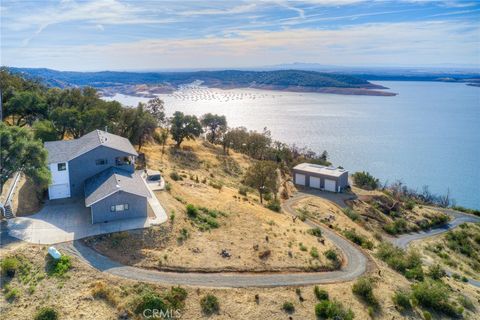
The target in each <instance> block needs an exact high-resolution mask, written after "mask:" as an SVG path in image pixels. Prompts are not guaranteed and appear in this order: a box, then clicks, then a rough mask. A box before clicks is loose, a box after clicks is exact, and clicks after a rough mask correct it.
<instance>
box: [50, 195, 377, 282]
mask: <svg viewBox="0 0 480 320" xmlns="http://www.w3.org/2000/svg"><path fill="white" fill-rule="evenodd" d="M308 196H309V195H308V194H298V195H296V196H295V197H293V198H291V199H289V200H287V202H286V203H285V204H284V209H285V211H286V212H287V213H288V214H292V215H296V212H295V210H294V209H293V208H292V205H293V204H294V203H295V202H297V201H298V200H300V199H303V198H304V197H308ZM306 223H307V224H308V225H310V226H312V227H320V228H321V229H322V232H323V234H324V235H325V237H327V238H328V239H330V241H332V242H333V243H334V244H335V245H336V246H337V247H338V248H339V249H340V250H341V251H342V254H343V256H344V257H345V260H346V262H345V264H344V266H343V267H342V268H341V269H340V270H337V271H332V272H302V273H262V274H251V273H193V272H192V273H190V272H189V273H180V272H161V271H156V270H147V269H141V268H136V267H131V266H125V265H122V264H120V263H118V262H115V261H112V260H111V259H109V258H107V257H105V256H103V255H101V254H99V253H98V252H96V251H95V250H93V249H92V248H90V247H87V246H86V245H84V244H83V243H82V242H80V241H74V242H69V243H64V244H61V245H59V248H60V249H61V250H64V251H67V252H69V254H72V255H75V256H77V257H78V258H80V259H81V260H82V261H84V262H86V263H88V264H90V265H91V266H92V267H94V268H96V269H98V270H100V271H102V272H108V273H110V274H113V275H116V276H119V277H123V278H128V279H133V280H139V281H146V282H155V283H162V284H166V285H185V286H196V287H278V286H292V285H311V284H321V283H333V282H343V281H350V280H353V279H355V278H357V277H359V276H361V275H362V274H363V273H364V272H365V271H366V270H367V262H368V259H367V257H366V256H365V255H364V254H363V252H362V251H361V250H359V249H358V248H356V247H355V246H354V245H352V244H351V243H350V242H348V241H347V240H346V239H344V238H342V237H340V236H338V235H337V234H335V233H334V232H332V231H331V230H329V229H327V228H324V227H323V226H321V225H318V224H316V223H314V222H312V221H308V220H307V221H306Z"/></svg>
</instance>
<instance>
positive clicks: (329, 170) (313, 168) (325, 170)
mask: <svg viewBox="0 0 480 320" xmlns="http://www.w3.org/2000/svg"><path fill="white" fill-rule="evenodd" d="M293 169H294V170H301V171H305V172H309V173H316V174H321V175H324V176H331V177H340V176H341V175H343V174H345V173H347V174H348V171H347V170H345V169H339V168H335V167H327V166H322V165H319V164H313V163H306V162H304V163H300V164H298V165H296V166H295V167H294V168H293Z"/></svg>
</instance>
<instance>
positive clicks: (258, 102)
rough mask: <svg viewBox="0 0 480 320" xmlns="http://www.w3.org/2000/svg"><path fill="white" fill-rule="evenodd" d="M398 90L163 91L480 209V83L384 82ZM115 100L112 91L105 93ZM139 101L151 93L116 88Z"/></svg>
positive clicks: (183, 103) (196, 109) (169, 106)
mask: <svg viewBox="0 0 480 320" xmlns="http://www.w3.org/2000/svg"><path fill="white" fill-rule="evenodd" d="M376 83H378V84H381V85H384V86H386V87H389V88H390V90H391V91H393V92H396V93H398V96H395V97H374V96H346V95H333V94H317V93H289V92H277V91H263V90H250V89H238V90H219V89H201V88H196V89H195V88H194V89H191V88H190V89H185V90H182V91H180V92H177V93H175V94H173V95H159V96H160V97H161V98H162V99H163V100H164V101H165V106H166V111H167V113H168V114H171V113H173V112H174V111H177V110H178V111H182V112H185V113H190V114H196V115H202V114H204V113H207V112H212V113H217V114H223V115H226V116H227V120H228V124H229V126H231V127H235V126H244V127H246V128H248V129H254V130H262V129H263V128H264V127H268V129H270V130H271V132H272V135H273V137H274V138H275V139H277V140H280V141H283V142H286V143H288V144H296V145H299V146H307V147H309V148H311V149H313V150H314V151H318V152H321V151H323V150H327V151H328V153H329V156H330V160H331V161H332V162H333V164H334V165H336V166H338V165H341V166H343V167H345V168H347V169H348V170H349V171H350V172H354V171H358V170H366V171H369V172H371V173H372V174H373V175H374V176H376V177H378V178H380V179H381V180H382V181H389V182H393V181H395V180H397V179H400V180H402V181H403V182H404V183H406V184H407V185H408V186H411V187H414V188H418V189H419V190H420V189H421V187H422V186H423V185H429V187H430V190H431V191H432V192H434V193H438V194H444V193H446V192H447V190H448V189H449V190H450V192H451V194H452V196H453V198H454V199H455V200H456V202H457V204H460V205H464V206H467V207H472V208H479V209H480V133H479V130H480V88H476V87H470V86H467V85H465V84H461V83H442V82H411V81H409V82H401V81H388V82H387V81H378V82H376ZM106 99H109V100H110V99H112V98H106ZM114 99H115V100H118V101H120V102H121V103H123V104H127V105H136V104H137V103H138V102H139V101H146V100H148V99H145V98H138V97H131V96H124V95H116V96H115V97H114Z"/></svg>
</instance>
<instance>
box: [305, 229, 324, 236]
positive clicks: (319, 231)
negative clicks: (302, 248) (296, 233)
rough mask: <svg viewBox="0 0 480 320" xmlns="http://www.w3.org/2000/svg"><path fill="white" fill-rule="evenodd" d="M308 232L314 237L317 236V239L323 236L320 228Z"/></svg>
mask: <svg viewBox="0 0 480 320" xmlns="http://www.w3.org/2000/svg"><path fill="white" fill-rule="evenodd" d="M307 232H308V233H310V234H311V235H312V236H315V237H318V238H320V237H321V236H322V229H320V228H319V227H315V228H313V229H308V231H307Z"/></svg>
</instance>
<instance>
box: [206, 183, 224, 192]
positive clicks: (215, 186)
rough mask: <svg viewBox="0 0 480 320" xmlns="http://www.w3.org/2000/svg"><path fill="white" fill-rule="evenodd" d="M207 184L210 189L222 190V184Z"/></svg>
mask: <svg viewBox="0 0 480 320" xmlns="http://www.w3.org/2000/svg"><path fill="white" fill-rule="evenodd" d="M208 184H209V185H210V187H212V188H214V189H217V190H222V188H223V183H222V182H220V181H210V182H209V183H208Z"/></svg>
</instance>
